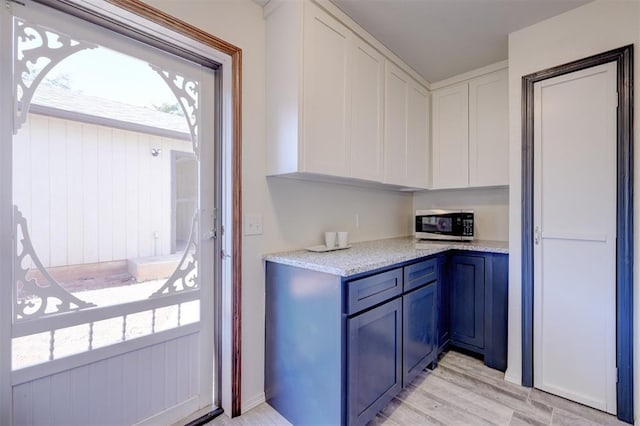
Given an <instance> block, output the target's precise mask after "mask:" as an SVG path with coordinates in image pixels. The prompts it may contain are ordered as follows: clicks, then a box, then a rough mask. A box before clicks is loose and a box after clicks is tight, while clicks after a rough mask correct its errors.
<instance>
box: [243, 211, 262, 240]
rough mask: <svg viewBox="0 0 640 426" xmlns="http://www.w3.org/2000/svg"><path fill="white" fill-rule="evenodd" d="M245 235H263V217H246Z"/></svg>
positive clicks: (247, 215)
mask: <svg viewBox="0 0 640 426" xmlns="http://www.w3.org/2000/svg"><path fill="white" fill-rule="evenodd" d="M244 235H262V215H261V214H246V215H244Z"/></svg>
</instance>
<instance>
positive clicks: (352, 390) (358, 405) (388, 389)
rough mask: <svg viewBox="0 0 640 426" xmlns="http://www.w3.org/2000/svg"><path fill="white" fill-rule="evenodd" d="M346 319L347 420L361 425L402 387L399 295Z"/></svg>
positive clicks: (400, 301) (400, 305)
mask: <svg viewBox="0 0 640 426" xmlns="http://www.w3.org/2000/svg"><path fill="white" fill-rule="evenodd" d="M347 323H348V327H347V330H348V331H347V333H348V345H347V372H348V373H347V375H348V382H347V411H348V423H349V424H350V425H360V424H366V423H367V422H368V421H369V420H371V419H372V418H373V417H375V415H376V414H377V413H378V411H380V410H381V409H382V408H384V406H385V405H387V404H388V403H389V401H391V400H392V399H393V397H394V396H395V395H396V394H397V393H398V392H399V391H400V389H401V388H402V382H401V380H402V375H401V365H402V357H401V353H402V347H401V342H402V299H401V298H396V299H393V300H391V301H389V302H386V303H384V304H382V305H380V306H378V307H376V308H374V309H371V310H370V311H366V312H364V313H361V314H359V315H356V316H354V317H352V318H349V319H348V320H347Z"/></svg>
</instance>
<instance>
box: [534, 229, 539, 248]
mask: <svg viewBox="0 0 640 426" xmlns="http://www.w3.org/2000/svg"><path fill="white" fill-rule="evenodd" d="M533 242H534V243H535V244H536V245H538V244H540V227H539V226H536V229H535V230H534V231H533Z"/></svg>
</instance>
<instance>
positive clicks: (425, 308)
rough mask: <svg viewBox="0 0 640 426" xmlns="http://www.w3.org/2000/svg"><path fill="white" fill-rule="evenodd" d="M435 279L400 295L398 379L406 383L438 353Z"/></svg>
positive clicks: (436, 286) (434, 358)
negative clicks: (400, 342)
mask: <svg viewBox="0 0 640 426" xmlns="http://www.w3.org/2000/svg"><path fill="white" fill-rule="evenodd" d="M437 289H438V282H437V281H434V282H432V283H430V284H429V285H426V286H424V287H421V288H419V289H417V290H415V291H412V292H410V293H407V294H405V295H404V296H402V321H403V322H402V325H403V339H402V345H403V351H402V382H403V386H407V385H408V384H409V383H411V381H412V380H413V379H414V378H415V376H417V375H418V374H419V373H420V371H422V370H423V369H424V368H425V367H426V366H427V365H429V364H431V363H432V362H433V361H435V360H436V359H437V357H438V339H437V327H436V321H437V315H436V314H437V312H436V311H437V294H438V291H437Z"/></svg>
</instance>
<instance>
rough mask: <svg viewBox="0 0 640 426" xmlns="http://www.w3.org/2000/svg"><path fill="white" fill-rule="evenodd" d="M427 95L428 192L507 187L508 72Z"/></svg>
mask: <svg viewBox="0 0 640 426" xmlns="http://www.w3.org/2000/svg"><path fill="white" fill-rule="evenodd" d="M432 96H433V114H432V117H433V118H432V121H433V122H432V126H433V140H432V143H433V185H432V188H433V189H443V188H467V187H481V186H500V185H508V184H509V161H508V156H509V141H508V133H509V110H508V108H509V96H508V71H507V70H506V69H501V70H499V71H495V72H492V73H489V74H485V75H482V76H480V77H475V78H472V79H469V80H467V81H464V82H462V83H458V84H455V85H452V86H447V87H445V88H442V89H438V90H435V91H434V92H433V93H432Z"/></svg>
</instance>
